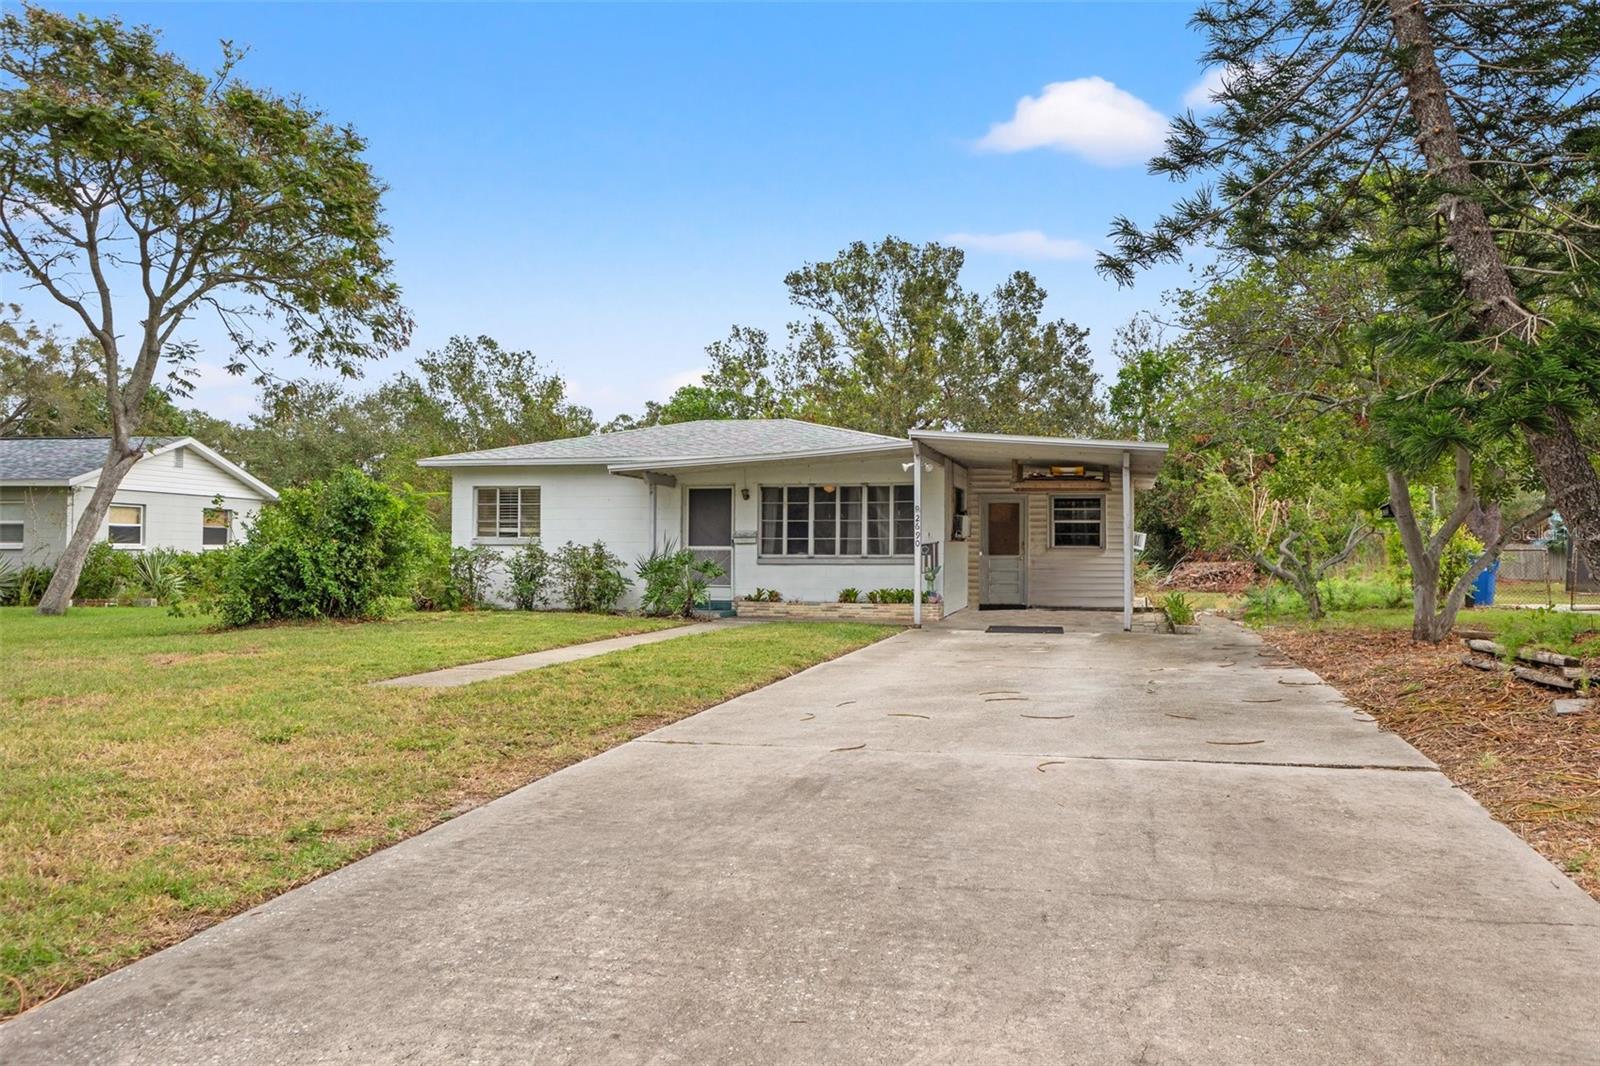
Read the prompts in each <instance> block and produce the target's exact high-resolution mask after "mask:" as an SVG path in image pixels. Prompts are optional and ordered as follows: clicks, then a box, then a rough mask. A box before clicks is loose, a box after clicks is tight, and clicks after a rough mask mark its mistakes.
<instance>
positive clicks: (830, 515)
mask: <svg viewBox="0 0 1600 1066" xmlns="http://www.w3.org/2000/svg"><path fill="white" fill-rule="evenodd" d="M915 550H916V507H915V504H914V501H913V496H912V489H911V486H910V485H783V486H779V485H768V486H764V487H763V488H762V489H761V554H762V555H788V556H805V557H809V558H829V557H834V558H836V557H839V556H851V555H854V556H863V555H867V556H872V555H880V556H891V555H910V554H912V552H914V551H915Z"/></svg>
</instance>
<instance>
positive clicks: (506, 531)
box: [478, 485, 539, 540]
mask: <svg viewBox="0 0 1600 1066" xmlns="http://www.w3.org/2000/svg"><path fill="white" fill-rule="evenodd" d="M538 535H539V486H537V485H518V486H515V487H507V488H480V489H478V536H479V537H481V538H484V539H487V540H521V539H524V538H530V537H537V536H538Z"/></svg>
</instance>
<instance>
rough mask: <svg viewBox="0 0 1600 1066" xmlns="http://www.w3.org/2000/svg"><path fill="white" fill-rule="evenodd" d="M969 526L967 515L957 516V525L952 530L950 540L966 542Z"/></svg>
mask: <svg viewBox="0 0 1600 1066" xmlns="http://www.w3.org/2000/svg"><path fill="white" fill-rule="evenodd" d="M967 524H968V519H967V516H966V515H964V514H958V515H956V520H955V524H954V525H953V526H952V527H951V529H950V539H951V540H966V539H967Z"/></svg>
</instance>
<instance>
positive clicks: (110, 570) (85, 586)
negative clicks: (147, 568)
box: [72, 540, 139, 600]
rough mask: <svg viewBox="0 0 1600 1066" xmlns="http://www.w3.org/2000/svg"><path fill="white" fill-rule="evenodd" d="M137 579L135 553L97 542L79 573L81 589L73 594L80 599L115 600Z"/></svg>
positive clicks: (85, 558)
mask: <svg viewBox="0 0 1600 1066" xmlns="http://www.w3.org/2000/svg"><path fill="white" fill-rule="evenodd" d="M138 579H139V574H138V568H137V565H136V557H135V555H134V554H133V553H132V552H127V551H122V550H119V549H117V548H113V547H112V546H111V545H110V544H109V543H107V542H106V541H103V540H102V541H97V542H96V543H94V544H91V545H90V546H89V554H88V555H87V556H85V557H84V560H83V570H82V572H81V573H79V574H78V587H77V588H76V589H74V590H73V592H72V595H73V596H74V597H75V598H76V599H80V600H114V599H116V598H117V597H118V596H119V595H121V594H122V591H123V589H124V588H126V587H128V586H129V585H133V584H135V583H136V582H137V581H138Z"/></svg>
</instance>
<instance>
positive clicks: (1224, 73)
mask: <svg viewBox="0 0 1600 1066" xmlns="http://www.w3.org/2000/svg"><path fill="white" fill-rule="evenodd" d="M1232 80H1233V68H1230V67H1212V68H1211V69H1210V70H1208V71H1206V72H1205V75H1204V76H1203V77H1202V78H1201V79H1200V80H1199V81H1197V82H1195V83H1194V84H1193V85H1191V86H1189V91H1188V92H1186V93H1184V94H1183V106H1184V107H1187V108H1189V109H1190V110H1192V111H1211V110H1213V109H1215V108H1216V106H1217V101H1216V100H1215V97H1216V96H1217V95H1218V94H1219V93H1221V92H1222V91H1223V90H1224V89H1226V88H1227V87H1228V82H1230V81H1232Z"/></svg>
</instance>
